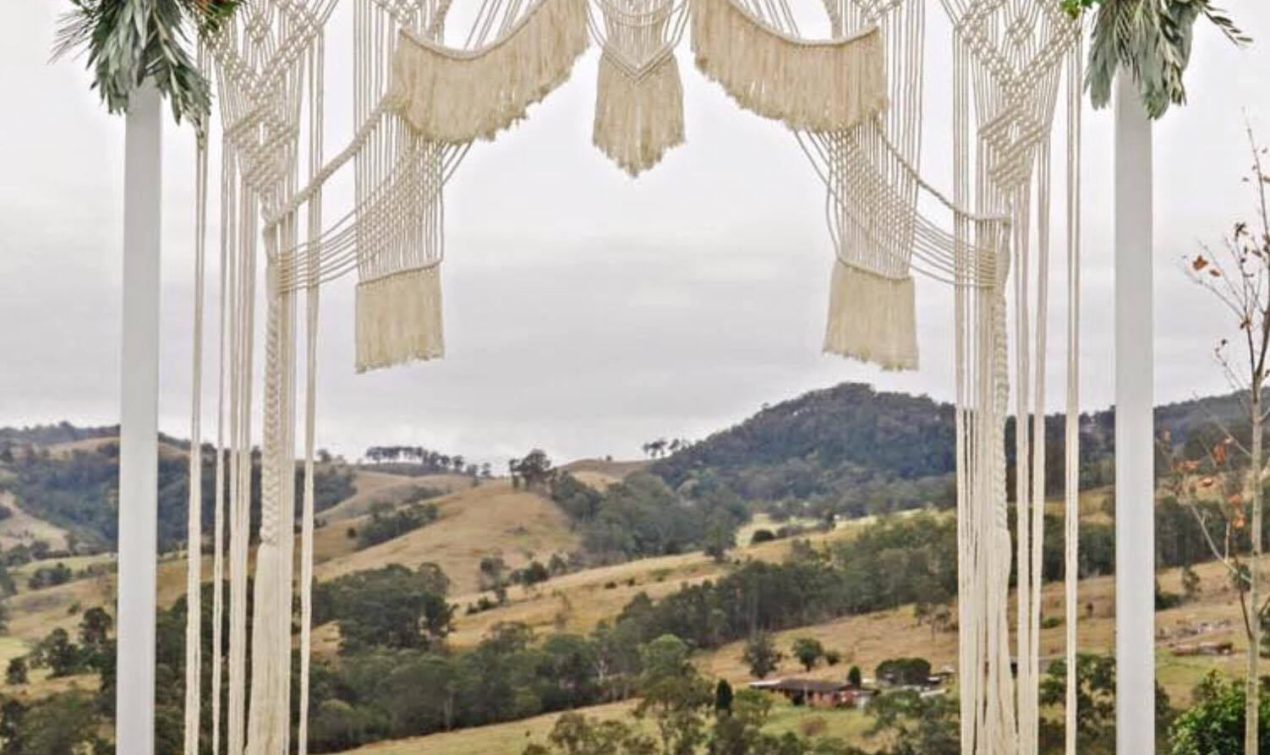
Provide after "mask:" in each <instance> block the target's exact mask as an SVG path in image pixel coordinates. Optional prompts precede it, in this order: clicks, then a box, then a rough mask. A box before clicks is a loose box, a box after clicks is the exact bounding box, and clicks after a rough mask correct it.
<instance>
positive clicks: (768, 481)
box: [649, 383, 1247, 516]
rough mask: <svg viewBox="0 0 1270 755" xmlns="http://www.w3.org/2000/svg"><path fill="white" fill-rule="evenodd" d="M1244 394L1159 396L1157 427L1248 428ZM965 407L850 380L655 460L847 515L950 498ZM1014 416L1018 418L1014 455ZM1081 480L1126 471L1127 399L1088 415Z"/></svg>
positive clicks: (1057, 460) (1053, 440)
mask: <svg viewBox="0 0 1270 755" xmlns="http://www.w3.org/2000/svg"><path fill="white" fill-rule="evenodd" d="M1240 417H1241V409H1240V407H1239V403H1238V400H1237V399H1236V398H1235V396H1234V395H1225V396H1210V397H1206V398H1197V399H1193V400H1189V401H1182V402H1178V403H1173V404H1166V405H1163V406H1159V407H1157V408H1156V410H1155V424H1156V430H1157V433H1159V434H1160V435H1164V434H1166V433H1167V434H1168V436H1169V437H1170V438H1171V440H1172V442H1173V444H1174V445H1175V446H1177V447H1178V448H1185V447H1186V445H1187V443H1188V442H1190V441H1192V440H1193V439H1195V438H1197V437H1202V436H1204V435H1205V434H1211V433H1212V432H1214V428H1215V427H1216V426H1217V425H1218V424H1219V423H1220V424H1223V425H1226V426H1229V427H1231V428H1233V429H1234V430H1235V431H1236V432H1241V431H1242V432H1243V433H1245V434H1246V432H1247V429H1246V422H1243V421H1241V419H1240ZM1064 422H1065V420H1064V417H1063V416H1062V415H1061V414H1053V415H1049V416H1048V417H1046V423H1045V424H1046V438H1047V440H1046V448H1047V464H1048V466H1049V468H1050V470H1051V474H1050V475H1049V482H1050V490H1049V491H1048V492H1049V493H1050V494H1052V495H1056V494H1058V493H1060V492H1061V485H1062V479H1063V475H1062V469H1063V459H1064V446H1065V443H1064ZM954 433H955V414H954V407H953V405H952V404H948V403H940V402H936V401H934V400H932V399H930V398H927V397H925V396H910V395H907V394H902V393H889V392H885V391H877V390H875V389H874V388H873V387H872V386H869V385H866V384H861V383H843V384H841V385H837V386H834V387H832V388H826V389H824V390H819V391H812V392H809V393H806V394H803V395H802V396H799V397H797V398H794V399H791V400H788V401H782V402H780V403H777V404H773V405H771V406H765V407H764V408H763V409H761V410H760V411H759V412H757V413H756V414H754V415H753V416H751V417H750V418H748V419H746V420H744V421H742V422H740V423H739V424H737V425H735V426H733V427H730V428H726V429H724V430H721V431H719V432H716V433H714V434H712V435H710V436H709V437H707V438H705V439H704V440H701V441H698V442H696V443H692V444H688V445H687V446H686V447H685V448H684V449H683V450H680V451H677V452H675V453H672V454H670V455H668V456H666V457H664V458H661V459H658V460H655V461H653V462H652V464H651V466H650V467H649V470H650V471H651V472H653V473H654V474H657V475H659V476H661V477H662V478H663V479H665V480H666V481H667V482H668V483H669V484H670V485H671V486H672V487H679V486H683V485H685V484H688V486H687V488H686V490H688V491H691V488H692V484H691V483H693V481H699V480H705V479H709V480H713V481H718V482H722V483H724V484H726V485H728V486H729V487H731V488H732V489H733V490H734V491H736V492H737V493H738V494H740V495H741V496H742V497H744V498H746V499H749V500H757V501H781V500H785V499H791V498H792V499H810V500H813V501H822V502H824V503H827V504H828V505H830V506H831V507H833V508H834V509H836V510H837V511H838V513H839V514H846V515H849V516H858V515H861V514H864V513H875V512H877V511H887V510H894V509H897V508H908V507H913V506H921V505H926V504H930V503H936V504H939V503H946V502H948V501H949V500H950V496H951V495H952V492H953V487H952V474H953V471H954V466H955V460H954V456H953V440H954ZM1013 437H1014V420H1013V418H1010V419H1008V420H1007V422H1006V449H1007V451H1006V452H1007V456H1008V457H1009V462H1010V463H1011V464H1013V447H1014V443H1013ZM1080 437H1081V449H1080V464H1081V487H1082V488H1090V487H1099V486H1102V485H1107V484H1110V483H1111V482H1112V481H1113V476H1114V463H1113V462H1114V454H1115V443H1114V441H1115V410H1114V409H1104V410H1100V411H1096V412H1089V413H1085V414H1082V415H1081V420H1080Z"/></svg>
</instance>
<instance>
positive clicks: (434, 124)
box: [387, 0, 590, 143]
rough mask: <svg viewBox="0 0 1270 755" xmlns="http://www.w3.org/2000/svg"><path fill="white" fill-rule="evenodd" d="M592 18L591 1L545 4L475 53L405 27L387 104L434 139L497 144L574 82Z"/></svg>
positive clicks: (544, 0)
mask: <svg viewBox="0 0 1270 755" xmlns="http://www.w3.org/2000/svg"><path fill="white" fill-rule="evenodd" d="M586 19H587V6H586V0H539V2H538V5H537V7H535V8H533V9H531V10H530V11H528V12H527V13H526V14H525V15H524V16H523V17H522V18H521V20H520V21H519V22H517V24H516V25H515V26H513V27H512V28H511V30H509V31H508V32H507V33H506V34H504V35H503V36H502V37H500V38H499V39H497V40H496V41H494V42H493V43H491V44H489V45H487V46H485V47H482V48H480V49H477V50H471V51H466V50H458V49H454V48H448V47H443V46H441V45H438V44H437V43H435V42H432V41H430V40H427V39H424V38H422V37H419V36H417V35H415V34H412V33H411V32H410V31H408V30H404V29H403V30H402V32H401V34H400V36H399V38H398V39H399V42H398V45H397V50H396V52H395V53H394V55H393V61H392V74H391V78H390V81H389V87H388V95H387V98H388V105H389V107H390V108H392V109H393V110H395V111H396V112H398V113H399V114H400V115H401V116H402V117H403V118H405V120H406V122H407V123H409V124H410V126H411V127H412V128H414V129H415V130H416V131H417V132H419V134H421V135H422V136H423V137H425V138H427V139H430V140H434V141H440V142H449V143H464V142H470V141H473V140H474V139H477V138H481V139H493V138H494V136H495V134H497V133H498V132H499V131H501V130H503V129H505V128H507V127H509V126H511V125H512V124H514V123H516V121H518V120H520V119H521V118H524V117H525V111H526V110H527V109H528V108H529V106H530V105H532V104H534V103H536V102H538V101H539V100H541V99H542V98H543V97H546V96H547V95H548V94H549V93H550V92H551V91H552V90H553V89H555V88H556V87H558V86H560V85H561V84H563V83H564V81H565V80H566V79H568V77H569V72H570V70H572V68H573V63H574V61H576V60H577V59H578V57H579V56H580V55H581V54H582V53H583V52H584V51H585V50H586V48H587V44H588V43H589V41H590V38H589V36H588V34H587V20H586Z"/></svg>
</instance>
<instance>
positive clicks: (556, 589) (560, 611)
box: [434, 523, 858, 647]
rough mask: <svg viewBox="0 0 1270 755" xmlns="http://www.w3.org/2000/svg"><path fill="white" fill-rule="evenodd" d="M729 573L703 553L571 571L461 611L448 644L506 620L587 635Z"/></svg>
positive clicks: (781, 553) (762, 552)
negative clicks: (640, 598) (641, 598)
mask: <svg viewBox="0 0 1270 755" xmlns="http://www.w3.org/2000/svg"><path fill="white" fill-rule="evenodd" d="M434 526H435V525H434ZM856 531H858V527H857V526H856V525H855V524H854V523H849V524H844V525H843V526H840V527H839V528H838V529H836V530H835V531H833V532H828V533H825V532H818V533H813V534H810V535H808V537H807V538H806V539H808V540H810V541H811V542H812V543H814V544H817V545H819V544H822V543H825V542H829V541H834V540H842V539H846V538H849V537H851V536H852V534H853V533H854V532H856ZM792 544H793V541H792V540H775V541H771V542H766V543H760V544H759V545H754V546H745V547H741V548H737V549H736V550H735V551H733V552H732V554H731V558H732V559H734V560H737V559H739V560H744V559H757V560H760V561H781V560H784V558H785V557H786V556H787V555H788V554H789V549H790V548H791V547H792ZM728 568H729V567H728V565H726V564H718V563H715V561H714V560H713V559H711V558H710V557H708V556H706V555H705V554H703V553H700V552H697V553H685V554H681V555H676V556H661V557H658V558H646V559H640V560H638V561H630V562H627V563H624V564H615V565H613V566H603V567H599V568H595V569H587V570H584V571H580V572H574V573H572V574H566V575H563V576H560V577H556V578H554V579H552V580H550V581H548V582H546V583H544V584H542V585H538V586H537V587H535V588H532V589H523V588H520V587H516V588H513V589H512V590H510V591H509V593H508V603H507V605H504V606H501V607H499V608H495V609H493V610H489V611H483V612H481V613H477V614H473V615H467V614H465V613H462V612H460V615H459V616H458V618H457V620H456V622H455V632H454V634H452V635H451V636H450V641H451V643H452V644H454V645H455V646H457V647H470V646H472V645H475V644H476V643H477V642H480V640H481V638H482V637H484V636H485V634H486V633H487V632H488V631H489V630H490V628H492V627H493V626H494V625H495V624H498V623H500V622H507V621H518V622H523V623H525V624H527V625H528V626H530V627H532V628H534V629H536V630H539V631H546V630H550V629H563V630H567V631H571V632H588V631H590V630H592V629H594V628H595V626H596V625H597V624H598V623H600V621H602V620H605V619H612V618H613V617H615V616H617V614H618V613H620V612H621V610H622V609H623V608H624V607H625V606H626V604H627V603H629V602H630V601H631V599H632V598H634V597H635V596H636V595H638V594H639V593H641V592H643V593H647V594H648V596H649V597H650V598H653V599H654V600H657V599H659V598H662V597H665V596H666V595H669V594H671V593H673V592H675V591H677V590H679V589H680V588H682V587H685V586H687V585H690V584H696V583H698V582H702V581H704V580H707V579H712V578H717V577H720V576H722V575H723V574H724V573H726V572H727V570H728ZM479 597H480V593H473V594H456V597H455V598H454V602H456V603H458V604H459V606H460V608H463V607H466V606H467V605H468V604H469V603H472V602H475V601H476V600H477V599H478V598H479Z"/></svg>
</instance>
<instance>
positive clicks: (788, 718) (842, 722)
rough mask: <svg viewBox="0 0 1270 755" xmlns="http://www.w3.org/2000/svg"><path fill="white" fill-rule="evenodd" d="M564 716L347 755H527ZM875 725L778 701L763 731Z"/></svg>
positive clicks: (614, 707)
mask: <svg viewBox="0 0 1270 755" xmlns="http://www.w3.org/2000/svg"><path fill="white" fill-rule="evenodd" d="M634 709H635V703H634V702H622V703H612V704H609V705H596V706H594V707H591V708H586V709H585V710H583V711H581V712H582V713H584V714H585V715H586V716H588V717H590V718H594V719H596V720H608V719H617V718H621V719H628V723H629V722H631V721H637V720H638V719H634V718H632V714H633V711H634ZM561 715H563V714H561V713H548V714H546V715H542V716H535V717H534V718H527V719H525V720H523V721H510V722H507V723H502V724H494V725H492V726H483V727H481V728H479V729H470V730H465V731H455V732H448V733H444V734H433V735H431V736H427V737H413V738H410V739H400V740H396V741H394V742H380V743H377V744H373V745H367V746H365V747H361V748H358V749H356V750H349V751H348V754H349V755H417V754H418V753H435V754H436V755H515V754H516V753H520V752H523V751H524V749H525V747H527V746H528V745H530V744H531V743H534V742H538V743H545V742H546V739H547V736H548V734H550V733H551V728H552V727H553V726H555V723H556V720H557V719H559V718H560V716H561ZM639 725H640V726H642V727H643V728H644V729H645V730H647V731H648V733H650V734H651V733H653V727H652V725H651V724H650V723H647V722H641V723H640V724H639ZM870 726H871V722H870V720H869V718H868V717H867V716H865V715H864V714H863V713H861V712H859V711H855V710H816V709H809V708H806V707H796V706H793V705H790V704H789V703H786V702H784V701H783V700H781V701H778V702H777V703H776V704H775V705H774V706H773V708H772V714H771V716H770V718H769V719H768V723H767V726H766V728H765V731H768V732H770V733H772V734H778V735H779V734H783V733H785V732H787V731H788V732H793V733H795V734H800V735H805V733H807V732H810V731H814V732H818V733H817V736H822V737H839V738H841V739H844V740H847V741H850V742H868V741H869V739H868V729H869V727H870Z"/></svg>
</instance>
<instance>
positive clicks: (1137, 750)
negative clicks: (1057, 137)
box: [1115, 70, 1155, 755]
mask: <svg viewBox="0 0 1270 755" xmlns="http://www.w3.org/2000/svg"><path fill="white" fill-rule="evenodd" d="M1115 131H1116V137H1115V151H1116V156H1115V164H1116V177H1115V229H1116V230H1115V243H1116V343H1115V349H1116V752H1117V753H1120V755H1129V754H1130V753H1132V755H1142V754H1143V753H1153V752H1155V589H1154V588H1155V470H1154V465H1155V432H1154V427H1153V422H1154V418H1153V404H1154V400H1153V396H1154V377H1155V370H1154V358H1155V353H1154V352H1155V349H1154V343H1153V341H1152V339H1153V338H1154V322H1153V315H1154V310H1153V306H1154V305H1153V292H1152V287H1153V282H1152V274H1151V263H1152V248H1151V247H1152V227H1151V223H1152V207H1151V205H1152V196H1151V192H1152V175H1151V121H1150V120H1149V119H1148V118H1147V114H1146V110H1145V109H1144V108H1143V106H1142V102H1141V100H1140V99H1139V97H1138V92H1137V86H1136V84H1135V83H1134V81H1133V77H1132V76H1130V75H1129V73H1128V72H1127V71H1124V70H1121V71H1120V72H1119V73H1118V74H1117V76H1116V95H1115Z"/></svg>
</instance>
